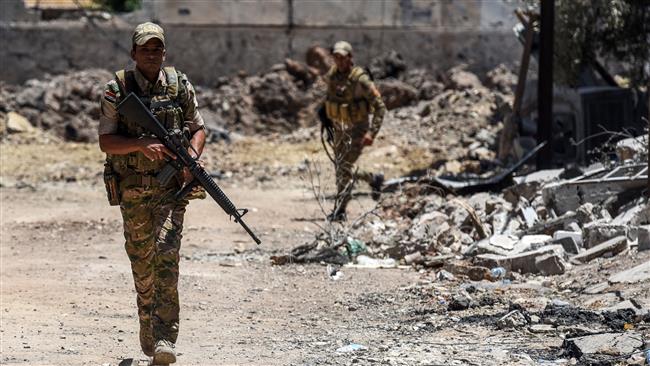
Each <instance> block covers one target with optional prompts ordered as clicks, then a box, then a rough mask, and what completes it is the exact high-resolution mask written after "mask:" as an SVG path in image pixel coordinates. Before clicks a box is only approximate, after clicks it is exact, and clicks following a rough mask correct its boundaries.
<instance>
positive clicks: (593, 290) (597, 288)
mask: <svg viewBox="0 0 650 366" xmlns="http://www.w3.org/2000/svg"><path fill="white" fill-rule="evenodd" d="M608 288H609V283H607V282H600V283H597V284H595V285H592V286H589V287H587V288H586V289H584V291H582V293H584V294H587V295H596V294H600V293H602V292H603V291H605V290H607V289H608Z"/></svg>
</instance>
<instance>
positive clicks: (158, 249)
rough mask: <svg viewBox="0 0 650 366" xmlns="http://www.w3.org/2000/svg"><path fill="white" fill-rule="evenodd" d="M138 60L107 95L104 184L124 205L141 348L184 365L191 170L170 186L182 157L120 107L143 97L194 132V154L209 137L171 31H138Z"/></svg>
mask: <svg viewBox="0 0 650 366" xmlns="http://www.w3.org/2000/svg"><path fill="white" fill-rule="evenodd" d="M132 41H133V42H132V50H131V58H132V59H133V60H134V61H135V68H134V69H133V70H121V71H118V72H116V73H115V79H114V80H111V81H109V82H108V83H107V84H106V86H105V88H104V93H103V95H102V97H101V102H100V109H101V115H100V120H99V146H100V148H101V150H102V151H104V152H105V153H106V164H105V172H104V180H105V183H106V187H107V191H108V196H109V202H110V203H111V205H120V210H121V212H122V218H123V220H124V237H125V238H126V243H125V249H126V252H127V254H128V256H129V259H130V261H131V270H132V272H133V280H134V282H135V289H136V292H137V304H138V317H139V320H140V345H141V347H142V350H143V352H144V353H145V354H146V355H147V356H153V363H154V364H158V365H162V364H169V363H173V362H176V353H175V350H174V347H175V346H174V345H175V343H176V339H177V337H178V327H179V301H178V261H179V249H180V245H181V231H182V229H183V217H184V215H185V209H186V206H187V204H188V200H187V199H186V198H183V199H180V200H176V199H175V198H174V193H175V192H177V191H178V190H179V189H180V187H181V186H182V185H183V184H187V183H189V182H190V181H191V179H192V175H191V173H190V172H189V171H188V170H187V169H186V170H185V171H183V172H182V174H179V175H178V177H177V179H176V180H174V179H172V180H171V182H170V184H169V185H167V186H161V184H160V183H159V182H158V180H157V179H156V174H157V173H158V172H160V170H161V168H162V167H163V166H164V165H165V159H174V158H175V156H174V154H173V153H172V152H171V151H169V150H168V149H167V148H166V147H165V146H164V145H163V144H161V143H160V141H158V140H157V139H156V138H152V137H150V136H147V135H146V134H145V133H144V131H143V130H142V128H141V127H139V126H138V124H137V123H136V122H135V121H132V120H128V119H127V118H125V117H124V116H121V115H119V113H118V112H117V110H116V106H117V104H119V102H120V101H121V100H123V99H124V98H125V97H126V96H127V95H128V94H129V93H135V94H136V95H137V96H138V97H139V98H140V100H142V101H143V103H144V104H145V105H147V106H148V107H149V108H150V109H151V112H152V113H153V115H154V116H156V118H157V119H158V121H160V122H161V123H162V124H163V125H165V127H166V128H168V129H172V128H178V129H180V130H184V129H185V130H187V131H188V132H189V136H190V145H191V146H189V147H188V152H189V153H190V155H191V156H193V157H195V158H198V157H199V155H200V154H201V152H202V151H203V146H204V144H205V137H206V132H205V128H204V123H203V119H202V118H201V115H200V114H199V111H198V105H197V102H196V97H195V94H194V88H193V87H192V84H190V82H189V81H188V80H187V78H186V76H185V75H184V74H182V73H181V72H178V71H176V70H175V69H174V68H173V67H164V68H163V67H162V63H163V61H164V60H165V52H166V50H165V36H164V33H163V29H162V28H161V27H160V26H158V25H156V24H154V23H143V24H140V25H138V26H137V27H136V28H135V31H134V33H133V39H132Z"/></svg>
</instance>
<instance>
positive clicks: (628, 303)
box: [600, 300, 648, 316]
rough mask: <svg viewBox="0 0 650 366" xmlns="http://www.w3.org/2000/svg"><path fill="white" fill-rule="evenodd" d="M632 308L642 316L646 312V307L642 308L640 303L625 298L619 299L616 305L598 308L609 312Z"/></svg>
mask: <svg viewBox="0 0 650 366" xmlns="http://www.w3.org/2000/svg"><path fill="white" fill-rule="evenodd" d="M628 309H629V310H632V311H634V313H635V314H636V315H637V316H644V315H645V314H647V313H648V309H644V308H643V307H642V306H641V305H640V304H638V303H637V302H636V301H634V300H625V301H621V302H619V303H618V304H616V305H613V306H609V307H606V308H604V309H600V311H603V312H605V311H609V312H617V311H619V310H628Z"/></svg>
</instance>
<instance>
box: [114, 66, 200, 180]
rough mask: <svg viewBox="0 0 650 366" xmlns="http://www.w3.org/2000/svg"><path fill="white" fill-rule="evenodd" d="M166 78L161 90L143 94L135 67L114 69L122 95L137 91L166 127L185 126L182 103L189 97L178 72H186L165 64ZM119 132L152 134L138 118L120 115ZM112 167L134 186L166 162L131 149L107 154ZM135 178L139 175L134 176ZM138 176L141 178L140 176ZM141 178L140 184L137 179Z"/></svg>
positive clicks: (121, 177)
mask: <svg viewBox="0 0 650 366" xmlns="http://www.w3.org/2000/svg"><path fill="white" fill-rule="evenodd" d="M163 71H164V74H165V77H166V79H167V86H166V87H164V88H162V90H156V91H155V93H157V94H153V95H144V93H143V92H142V90H140V87H139V86H138V83H137V82H136V80H135V73H134V71H133V70H128V71H125V70H120V71H118V72H116V73H115V80H116V81H117V85H118V87H119V89H120V99H119V100H118V101H117V102H118V103H119V102H120V101H121V99H123V98H125V97H126V96H127V95H129V93H131V92H133V93H135V94H136V95H137V96H138V97H139V98H140V100H142V102H143V104H144V105H145V106H149V109H150V110H151V113H152V114H153V115H154V116H155V117H156V119H158V121H159V122H160V123H161V124H163V126H165V127H166V128H167V129H174V128H178V129H181V130H182V129H183V127H184V126H183V123H184V118H183V116H184V113H183V110H182V108H181V106H180V104H179V101H180V100H183V99H182V98H184V97H186V93H187V89H186V88H185V86H184V84H183V83H182V82H179V76H180V77H181V78H182V77H183V75H182V74H179V73H177V72H176V70H175V69H174V68H173V67H165V68H164V69H163ZM118 134H119V135H121V136H126V137H143V136H151V134H149V133H146V132H145V131H144V129H142V127H140V126H139V125H138V124H137V123H136V122H135V121H132V120H129V119H127V118H126V117H124V116H122V115H120V116H119V123H118ZM106 160H107V163H109V164H110V165H111V166H112V168H113V171H115V173H117V175H118V176H119V178H120V184H121V185H123V184H124V183H126V182H130V183H132V184H128V185H133V186H138V185H143V184H144V185H148V184H145V182H144V181H145V180H147V179H143V178H142V177H144V178H146V177H151V176H153V175H155V174H156V173H158V172H159V171H160V169H161V168H162V167H163V166H164V165H165V161H164V160H154V161H151V160H149V158H147V157H146V156H145V155H144V154H143V153H141V152H139V151H138V152H132V153H129V154H125V155H111V154H108V155H107V157H106ZM134 178H136V179H134ZM138 178H139V179H138ZM138 182H140V184H139V183H138Z"/></svg>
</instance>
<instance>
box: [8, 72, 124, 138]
mask: <svg viewBox="0 0 650 366" xmlns="http://www.w3.org/2000/svg"><path fill="white" fill-rule="evenodd" d="M112 77H113V75H112V74H111V73H109V72H108V71H105V70H99V69H89V70H84V71H75V72H71V73H68V74H64V75H58V76H51V77H46V78H45V79H43V80H36V79H32V80H28V81H27V82H26V83H25V85H23V86H13V85H7V84H0V95H1V96H2V98H0V113H3V114H5V116H4V117H5V118H2V121H3V122H4V123H5V124H8V123H9V121H8V120H9V116H12V117H13V119H14V121H16V120H20V121H23V120H27V121H29V124H30V125H31V126H33V127H36V128H38V129H39V130H41V131H49V132H51V134H52V135H54V136H58V137H60V138H63V139H65V140H68V141H78V142H88V141H95V140H96V139H97V137H96V136H97V124H98V120H99V102H98V101H99V97H100V96H101V93H102V91H103V87H104V84H105V83H106V82H107V81H108V80H110V79H111V78H112ZM19 124H20V123H19ZM20 126H22V127H19V130H12V129H11V128H10V127H7V125H5V126H3V127H4V128H3V130H6V132H8V133H16V132H19V133H23V132H29V131H27V130H30V131H31V130H32V129H31V128H30V127H29V126H28V125H24V124H20ZM4 136H5V134H4V133H3V137H4ZM29 136H31V135H29Z"/></svg>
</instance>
